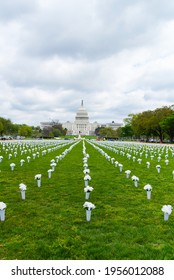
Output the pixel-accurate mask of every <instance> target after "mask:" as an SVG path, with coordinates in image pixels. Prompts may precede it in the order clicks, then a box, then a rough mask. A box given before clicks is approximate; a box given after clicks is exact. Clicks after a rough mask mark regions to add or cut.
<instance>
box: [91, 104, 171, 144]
mask: <svg viewBox="0 0 174 280" xmlns="http://www.w3.org/2000/svg"><path fill="white" fill-rule="evenodd" d="M96 134H97V135H98V136H99V137H105V138H113V139H122V140H135V139H138V140H140V141H146V142H149V141H150V142H155V141H157V142H158V141H159V142H161V143H162V142H164V140H168V141H170V142H173V141H174V106H173V105H172V106H164V107H162V108H157V109H155V110H147V111H143V112H141V113H137V114H129V115H128V117H127V118H125V119H124V125H123V126H122V127H119V128H118V129H117V130H113V129H111V128H102V127H101V128H99V129H98V131H96Z"/></svg>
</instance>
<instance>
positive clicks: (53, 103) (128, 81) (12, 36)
mask: <svg viewBox="0 0 174 280" xmlns="http://www.w3.org/2000/svg"><path fill="white" fill-rule="evenodd" d="M82 99H83V101H84V107H85V108H86V109H87V111H88V114H89V118H90V121H91V122H93V121H98V122H99V123H103V122H110V121H115V122H122V121H123V119H124V118H125V117H127V116H128V114H130V113H138V112H142V111H145V110H151V109H152V110H153V109H156V108H160V107H162V106H170V105H172V104H174V1H173V0H167V1H166V0H30V1H24V0H5V1H3V0H0V101H1V102H0V105H1V106H0V117H4V118H9V119H11V121H12V122H13V123H19V124H20V123H26V124H28V125H39V124H40V122H41V121H50V120H59V121H60V122H65V121H74V119H75V113H76V111H77V109H78V108H79V107H80V104H81V100H82Z"/></svg>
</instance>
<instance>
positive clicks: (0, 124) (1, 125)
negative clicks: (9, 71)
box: [0, 121, 4, 136]
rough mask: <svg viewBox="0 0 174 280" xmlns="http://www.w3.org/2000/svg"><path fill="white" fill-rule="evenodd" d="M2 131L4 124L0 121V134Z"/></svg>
mask: <svg viewBox="0 0 174 280" xmlns="http://www.w3.org/2000/svg"><path fill="white" fill-rule="evenodd" d="M3 131H4V125H3V123H2V121H0V135H1V136H2V133H3Z"/></svg>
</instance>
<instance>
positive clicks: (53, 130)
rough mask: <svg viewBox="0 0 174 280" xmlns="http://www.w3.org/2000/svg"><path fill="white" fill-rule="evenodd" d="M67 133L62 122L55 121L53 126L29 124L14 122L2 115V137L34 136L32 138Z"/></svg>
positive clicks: (0, 122) (0, 129) (50, 136)
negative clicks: (43, 126)
mask: <svg viewBox="0 0 174 280" xmlns="http://www.w3.org/2000/svg"><path fill="white" fill-rule="evenodd" d="M64 135H66V129H63V127H62V124H60V123H58V122H55V123H54V124H53V126H51V127H45V128H44V129H43V130H42V129H41V128H40V126H29V125H27V124H14V123H12V121H11V120H10V119H5V118H2V117H0V136H1V138H4V139H5V137H7V136H10V137H13V138H15V137H17V136H20V137H32V138H43V137H44V138H52V137H59V136H64Z"/></svg>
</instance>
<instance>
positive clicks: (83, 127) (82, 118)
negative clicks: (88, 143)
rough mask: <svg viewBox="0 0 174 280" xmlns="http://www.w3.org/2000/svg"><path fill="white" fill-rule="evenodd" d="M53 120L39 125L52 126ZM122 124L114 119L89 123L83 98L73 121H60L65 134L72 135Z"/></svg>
mask: <svg viewBox="0 0 174 280" xmlns="http://www.w3.org/2000/svg"><path fill="white" fill-rule="evenodd" d="M52 125H53V122H41V123H40V127H41V129H43V128H44V127H46V126H47V127H49V126H52ZM120 126H122V124H120V123H115V122H114V121H113V122H111V123H105V124H99V123H98V122H93V123H91V122H90V121H89V116H88V112H87V110H86V109H85V107H84V104H83V100H82V101H81V106H80V107H79V109H78V110H77V112H76V115H75V120H74V122H70V121H67V122H65V123H62V127H63V128H64V129H65V128H66V129H67V133H66V134H67V135H74V136H79V135H82V136H85V135H86V136H87V135H95V130H96V129H97V128H98V127H111V128H112V129H117V128H118V127H120Z"/></svg>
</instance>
